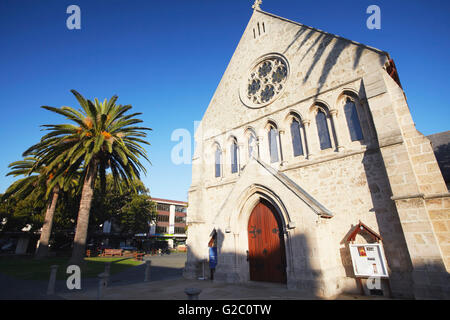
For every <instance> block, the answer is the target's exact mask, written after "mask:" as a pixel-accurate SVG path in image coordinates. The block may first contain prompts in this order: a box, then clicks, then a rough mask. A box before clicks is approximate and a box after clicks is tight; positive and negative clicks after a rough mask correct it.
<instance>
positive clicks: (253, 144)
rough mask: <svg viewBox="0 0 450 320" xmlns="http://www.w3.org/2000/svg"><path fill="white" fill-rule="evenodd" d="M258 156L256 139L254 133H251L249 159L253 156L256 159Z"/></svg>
mask: <svg viewBox="0 0 450 320" xmlns="http://www.w3.org/2000/svg"><path fill="white" fill-rule="evenodd" d="M257 155H258V150H257V146H256V137H255V135H254V134H253V132H250V135H249V137H248V158H249V159H250V158H251V157H252V156H253V157H256V156H257Z"/></svg>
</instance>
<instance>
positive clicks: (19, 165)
mask: <svg viewBox="0 0 450 320" xmlns="http://www.w3.org/2000/svg"><path fill="white" fill-rule="evenodd" d="M8 167H9V168H11V171H10V172H9V173H8V174H7V176H14V177H17V176H24V177H23V178H21V179H19V180H17V181H15V182H14V183H13V184H11V186H9V188H8V189H7V190H6V192H5V194H4V195H3V199H7V198H10V197H12V196H15V197H18V198H26V197H28V196H30V195H32V194H34V195H37V197H38V198H44V199H47V206H46V211H45V218H44V224H43V226H42V231H41V236H40V239H39V247H38V249H37V251H36V254H35V258H37V259H40V258H43V257H46V256H47V254H48V243H49V240H50V235H51V232H52V224H53V216H54V214H55V209H56V204H57V202H58V197H59V195H60V191H61V190H65V191H67V190H68V189H73V188H74V186H75V185H76V180H75V179H67V178H66V179H63V178H64V177H63V176H60V177H58V178H57V179H55V178H54V175H53V173H52V172H49V171H48V169H47V168H46V167H45V165H44V164H43V163H40V162H39V159H38V158H36V157H26V158H24V159H23V160H20V161H15V162H12V163H11V164H10V165H9V166H8ZM52 179H54V181H55V182H56V184H54V186H53V187H52V189H51V192H50V194H49V193H48V185H49V184H50V182H51V180H52Z"/></svg>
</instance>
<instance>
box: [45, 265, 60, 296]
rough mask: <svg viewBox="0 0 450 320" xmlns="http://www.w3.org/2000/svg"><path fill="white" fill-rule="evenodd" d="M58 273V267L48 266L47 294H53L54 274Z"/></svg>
mask: <svg viewBox="0 0 450 320" xmlns="http://www.w3.org/2000/svg"><path fill="white" fill-rule="evenodd" d="M57 271H58V265H56V264H55V265H52V266H50V279H49V280H48V287H47V294H48V295H51V294H55V283H56V272H57Z"/></svg>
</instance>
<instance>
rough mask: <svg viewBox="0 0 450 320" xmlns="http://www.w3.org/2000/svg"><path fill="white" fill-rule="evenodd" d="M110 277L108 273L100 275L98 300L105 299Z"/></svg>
mask: <svg viewBox="0 0 450 320" xmlns="http://www.w3.org/2000/svg"><path fill="white" fill-rule="evenodd" d="M107 277H108V275H107V274H106V273H104V272H103V273H100V274H99V275H98V291H97V299H98V300H101V299H102V298H103V295H104V294H105V289H106V284H107V283H106V278H107Z"/></svg>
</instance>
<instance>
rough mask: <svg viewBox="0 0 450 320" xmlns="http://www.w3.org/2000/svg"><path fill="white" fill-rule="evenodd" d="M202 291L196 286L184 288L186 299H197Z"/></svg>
mask: <svg viewBox="0 0 450 320" xmlns="http://www.w3.org/2000/svg"><path fill="white" fill-rule="evenodd" d="M200 292H202V290H201V289H198V288H186V289H184V293H186V295H187V296H188V300H198V296H199V295H200Z"/></svg>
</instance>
